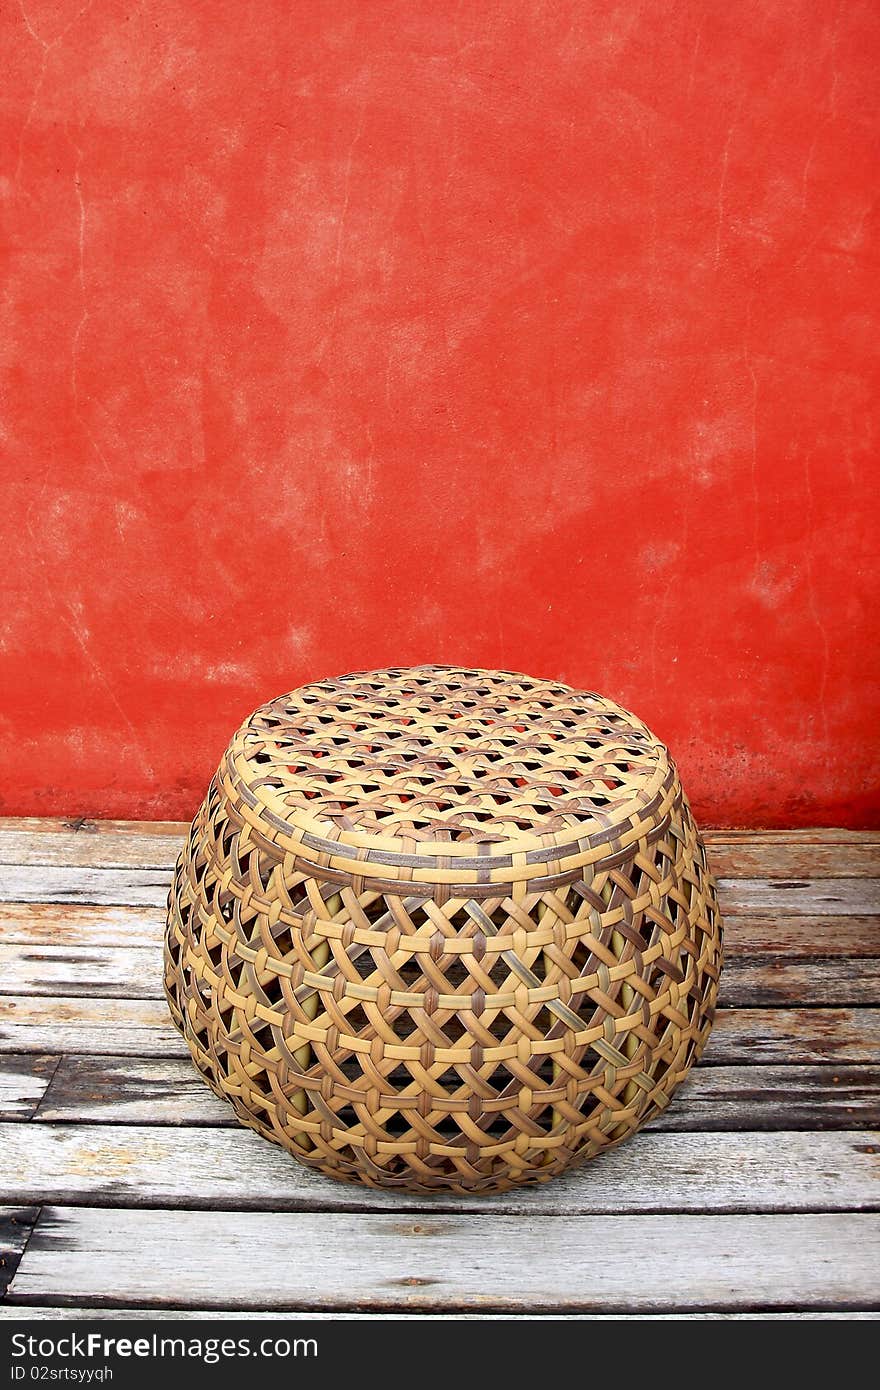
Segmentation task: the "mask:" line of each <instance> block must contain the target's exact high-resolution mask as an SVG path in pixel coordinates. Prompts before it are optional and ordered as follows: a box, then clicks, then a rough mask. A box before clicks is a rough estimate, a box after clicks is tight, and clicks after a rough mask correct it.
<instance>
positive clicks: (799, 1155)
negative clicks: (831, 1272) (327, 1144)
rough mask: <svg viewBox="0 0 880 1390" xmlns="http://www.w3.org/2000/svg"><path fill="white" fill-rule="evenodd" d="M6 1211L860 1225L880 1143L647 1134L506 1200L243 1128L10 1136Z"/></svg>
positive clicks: (79, 1128) (6, 1133) (3, 1151)
mask: <svg viewBox="0 0 880 1390" xmlns="http://www.w3.org/2000/svg"><path fill="white" fill-rule="evenodd" d="M0 1171H2V1173H3V1188H4V1194H5V1196H6V1199H7V1200H8V1201H14V1202H19V1203H22V1204H34V1205H39V1204H41V1203H43V1202H55V1203H70V1204H73V1205H75V1204H76V1203H77V1202H80V1201H83V1200H84V1199H87V1200H88V1202H89V1203H90V1204H91V1203H95V1202H97V1203H101V1204H104V1205H108V1206H114V1207H117V1206H123V1207H127V1206H157V1205H159V1206H182V1207H188V1208H192V1207H211V1208H216V1207H218V1206H222V1207H225V1208H228V1209H235V1210H239V1209H241V1210H249V1211H286V1210H289V1209H290V1208H291V1207H295V1208H297V1209H304V1210H305V1209H310V1208H317V1209H320V1210H361V1211H362V1210H365V1209H369V1210H376V1209H380V1210H386V1209H387V1210H389V1211H392V1212H393V1211H399V1210H404V1209H406V1210H425V1209H431V1210H433V1211H438V1210H440V1211H455V1210H463V1211H467V1212H471V1213H474V1212H480V1211H484V1212H492V1213H495V1214H498V1213H501V1212H506V1213H509V1214H511V1215H516V1214H522V1215H526V1214H528V1213H530V1212H539V1211H540V1212H549V1213H558V1214H559V1215H565V1214H572V1213H587V1214H597V1213H614V1212H617V1213H635V1212H650V1211H660V1212H664V1213H666V1212H679V1211H680V1212H685V1211H691V1212H700V1211H705V1210H706V1209H707V1208H711V1210H713V1211H715V1212H718V1211H725V1210H726V1211H735V1212H755V1211H768V1212H772V1211H855V1210H859V1209H865V1208H871V1207H874V1206H876V1205H878V1203H880V1135H874V1141H873V1142H872V1136H871V1134H865V1133H859V1132H858V1131H846V1132H832V1133H825V1134H807V1135H805V1134H800V1133H786V1134H772V1135H771V1134H764V1133H753V1132H749V1133H743V1134H711V1133H710V1134H699V1135H695V1134H651V1133H650V1132H649V1131H644V1132H642V1133H640V1134H638V1135H636V1136H635V1137H634V1138H633V1139H632V1140H630V1141H629V1142H628V1143H627V1144H624V1145H622V1146H621V1147H620V1148H618V1149H615V1150H614V1151H613V1152H610V1153H608V1154H607V1155H605V1156H604V1157H603V1158H602V1159H601V1160H600V1161H598V1162H596V1163H594V1164H591V1165H588V1166H587V1167H585V1168H582V1169H580V1170H578V1171H575V1172H573V1173H570V1174H568V1175H566V1176H565V1177H564V1178H562V1179H561V1180H559V1181H557V1182H553V1183H547V1184H544V1185H541V1186H539V1187H535V1188H531V1189H524V1190H523V1191H521V1192H514V1193H504V1194H501V1195H500V1196H496V1197H478V1196H472V1197H455V1196H452V1195H449V1196H447V1195H442V1196H439V1195H438V1196H437V1197H432V1198H429V1199H427V1200H426V1199H425V1197H423V1196H417V1195H413V1194H411V1193H403V1192H383V1191H367V1190H366V1189H364V1188H360V1187H356V1186H354V1185H347V1184H342V1183H335V1182H333V1181H332V1180H331V1179H329V1178H324V1177H322V1176H321V1175H320V1174H317V1173H313V1172H311V1171H310V1170H308V1169H306V1168H304V1167H303V1166H302V1165H300V1164H298V1163H295V1162H294V1161H293V1160H292V1159H291V1158H290V1157H289V1155H287V1154H286V1153H285V1152H284V1151H283V1150H282V1149H280V1148H278V1147H277V1146H275V1145H273V1144H267V1143H265V1142H264V1141H263V1140H262V1139H260V1138H259V1137H258V1136H257V1135H255V1134H253V1133H251V1132H250V1131H248V1130H245V1129H243V1128H240V1127H239V1128H236V1129H183V1130H174V1129H169V1128H167V1127H162V1126H157V1125H142V1126H134V1127H132V1126H123V1125H112V1126H111V1125H83V1124H79V1125H64V1124H53V1125H34V1124H30V1125H23V1124H0Z"/></svg>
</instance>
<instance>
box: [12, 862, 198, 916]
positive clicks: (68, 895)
mask: <svg viewBox="0 0 880 1390" xmlns="http://www.w3.org/2000/svg"><path fill="white" fill-rule="evenodd" d="M169 887H170V875H169V874H168V872H167V871H166V870H165V869H129V868H123V869H91V868H80V867H67V866H58V865H54V864H50V865H46V864H26V865H20V864H3V865H0V898H2V899H3V900H4V901H5V902H22V903H25V902H31V903H64V902H69V903H90V904H94V903H106V904H110V905H112V904H121V905H125V904H127V905H128V906H130V907H163V906H164V905H165V902H166V900H167V898H168V889H169Z"/></svg>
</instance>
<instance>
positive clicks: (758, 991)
mask: <svg viewBox="0 0 880 1390" xmlns="http://www.w3.org/2000/svg"><path fill="white" fill-rule="evenodd" d="M718 997H719V1000H720V1002H721V1004H722V1005H723V1006H725V1007H732V1006H742V1007H752V1006H756V1005H757V1006H761V1005H766V1006H773V1005H782V1006H786V1005H793V1004H811V1005H815V1004H822V1005H825V1006H829V1005H834V1004H843V1005H848V1004H880V959H872V960H857V959H849V960H844V959H840V958H838V959H834V960H818V961H815V960H808V961H804V960H801V961H788V960H780V959H779V957H773V958H768V957H766V956H765V957H759V958H757V959H752V960H743V959H740V958H738V957H737V956H736V955H729V956H728V958H727V961H726V964H725V969H724V973H723V975H722V980H721V988H720V991H719V996H718Z"/></svg>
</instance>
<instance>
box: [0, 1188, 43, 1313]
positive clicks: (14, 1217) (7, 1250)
mask: <svg viewBox="0 0 880 1390" xmlns="http://www.w3.org/2000/svg"><path fill="white" fill-rule="evenodd" d="M38 1210H39V1209H38V1208H37V1207H15V1206H3V1207H0V1298H2V1297H3V1295H4V1294H5V1292H6V1288H7V1285H8V1284H9V1283H10V1281H11V1279H12V1277H13V1275H14V1274H15V1271H16V1269H17V1268H18V1262H19V1260H20V1259H21V1255H22V1251H23V1250H24V1248H25V1246H26V1245H27V1242H28V1237H29V1236H30V1233H31V1230H32V1229H33V1225H34V1222H35V1221H36V1219H37V1214H38Z"/></svg>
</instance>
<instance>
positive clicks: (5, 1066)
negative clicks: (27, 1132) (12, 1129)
mask: <svg viewBox="0 0 880 1390" xmlns="http://www.w3.org/2000/svg"><path fill="white" fill-rule="evenodd" d="M58 1062H59V1058H58V1057H47V1056H45V1055H43V1054H41V1053H32V1054H25V1055H22V1056H3V1055H2V1054H0V1120H29V1119H30V1118H31V1116H32V1115H34V1114H35V1112H36V1110H37V1106H38V1105H39V1104H40V1101H41V1100H42V1099H43V1097H44V1096H45V1094H46V1091H47V1089H48V1086H49V1083H50V1081H51V1080H52V1077H53V1076H54V1074H55V1071H56V1069H57V1067H58Z"/></svg>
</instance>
